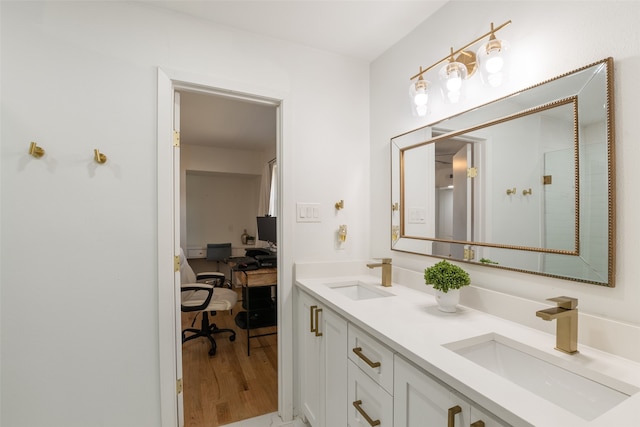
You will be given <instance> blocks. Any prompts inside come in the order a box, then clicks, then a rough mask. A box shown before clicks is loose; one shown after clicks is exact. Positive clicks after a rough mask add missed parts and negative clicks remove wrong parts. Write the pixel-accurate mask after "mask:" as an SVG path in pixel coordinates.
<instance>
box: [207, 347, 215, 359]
mask: <svg viewBox="0 0 640 427" xmlns="http://www.w3.org/2000/svg"><path fill="white" fill-rule="evenodd" d="M215 355H216V349H215V348H212V349H211V350H209V356H211V357H213V356H215Z"/></svg>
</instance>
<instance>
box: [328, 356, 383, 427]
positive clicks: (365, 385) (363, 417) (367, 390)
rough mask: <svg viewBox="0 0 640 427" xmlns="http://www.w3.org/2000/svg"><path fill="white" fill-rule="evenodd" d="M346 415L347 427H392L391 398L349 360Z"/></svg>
mask: <svg viewBox="0 0 640 427" xmlns="http://www.w3.org/2000/svg"><path fill="white" fill-rule="evenodd" d="M348 413H349V415H348V420H349V427H375V426H379V427H393V397H392V396H391V395H390V394H389V393H387V391H386V390H385V389H384V388H383V387H382V386H381V385H380V384H378V383H376V382H375V381H374V380H373V379H371V377H369V376H368V375H367V374H365V373H364V372H363V371H362V370H361V369H360V368H359V367H358V366H356V364H355V363H353V361H351V360H349V410H348ZM336 425H338V424H336ZM340 425H343V424H340ZM327 427H329V426H328V425H327Z"/></svg>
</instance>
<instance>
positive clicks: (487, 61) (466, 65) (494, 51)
mask: <svg viewBox="0 0 640 427" xmlns="http://www.w3.org/2000/svg"><path fill="white" fill-rule="evenodd" d="M509 24H511V21H510V20H509V21H507V22H505V23H504V24H502V25H499V26H498V27H494V26H493V23H491V30H490V31H489V32H488V33H486V34H483V35H481V36H480V37H478V38H476V39H475V40H473V41H472V42H470V43H467V44H466V45H465V46H463V47H461V48H460V49H458V50H455V51H454V50H453V48H451V52H450V53H449V55H447V56H446V57H444V58H442V59H441V60H440V61H438V62H436V63H435V64H433V65H431V66H429V67H427V68H423V67H420V72H419V73H418V74H416V75H414V76H412V77H410V79H409V80H411V85H410V86H409V95H410V98H411V109H412V111H413V113H414V115H417V116H425V115H426V114H427V112H428V102H429V90H430V88H431V83H430V82H429V81H428V80H426V79H425V78H424V74H425V73H426V72H427V71H429V70H431V69H433V68H435V67H436V66H438V65H440V64H442V63H443V62H445V61H447V63H446V64H445V65H444V66H443V67H442V68H441V69H440V72H439V76H440V81H441V89H442V94H443V97H444V100H445V102H447V103H455V102H458V101H459V100H460V99H461V98H462V94H463V90H464V80H466V79H468V78H469V77H471V76H473V75H474V74H475V72H476V69H477V68H478V63H480V69H481V74H482V76H483V77H482V80H483V82H485V84H487V85H489V86H492V87H497V86H499V85H500V84H501V83H502V82H503V81H504V77H505V75H506V65H507V58H506V54H507V51H508V47H509V45H508V43H507V42H506V41H504V40H498V39H497V38H496V36H495V33H496V32H497V31H499V30H501V29H502V28H504V27H506V26H507V25H509ZM487 36H489V40H488V41H487V42H486V43H484V44H483V45H482V46H481V47H480V50H478V53H477V55H476V53H474V52H472V51H470V50H467V49H469V48H470V47H472V46H473V45H475V44H476V43H478V42H480V41H482V40H483V39H484V38H486V37H487Z"/></svg>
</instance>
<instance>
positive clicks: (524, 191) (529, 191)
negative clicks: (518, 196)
mask: <svg viewBox="0 0 640 427" xmlns="http://www.w3.org/2000/svg"><path fill="white" fill-rule="evenodd" d="M522 195H523V196H530V195H531V189H528V190H522Z"/></svg>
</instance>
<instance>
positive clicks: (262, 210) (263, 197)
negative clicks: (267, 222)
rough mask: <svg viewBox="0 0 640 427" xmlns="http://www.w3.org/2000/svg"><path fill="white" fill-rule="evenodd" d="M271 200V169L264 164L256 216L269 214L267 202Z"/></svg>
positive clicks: (267, 164) (268, 165)
mask: <svg viewBox="0 0 640 427" xmlns="http://www.w3.org/2000/svg"><path fill="white" fill-rule="evenodd" d="M270 198H271V167H270V164H269V163H266V164H265V165H264V167H263V168H262V179H261V180H260V195H259V199H258V216H265V215H266V214H269V201H270Z"/></svg>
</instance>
